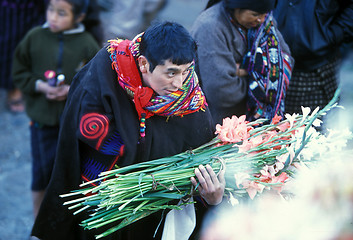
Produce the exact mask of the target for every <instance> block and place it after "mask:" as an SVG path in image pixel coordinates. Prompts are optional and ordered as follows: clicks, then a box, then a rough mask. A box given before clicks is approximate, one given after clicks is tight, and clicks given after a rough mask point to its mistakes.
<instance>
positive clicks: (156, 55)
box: [140, 22, 197, 72]
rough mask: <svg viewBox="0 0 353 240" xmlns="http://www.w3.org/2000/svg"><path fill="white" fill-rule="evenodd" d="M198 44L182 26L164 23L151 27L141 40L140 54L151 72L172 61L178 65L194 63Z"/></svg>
mask: <svg viewBox="0 0 353 240" xmlns="http://www.w3.org/2000/svg"><path fill="white" fill-rule="evenodd" d="M196 49H197V46H196V42H195V40H194V39H193V38H192V37H191V35H190V34H189V32H188V31H187V30H186V29H185V28H184V27H183V26H182V25H180V24H178V23H174V22H163V23H158V24H155V25H152V26H151V27H149V28H148V29H147V30H146V31H145V33H144V34H143V36H142V38H141V44H140V54H141V55H144V56H145V57H146V58H147V60H148V62H149V64H150V68H149V70H150V72H153V70H154V68H155V67H156V66H157V65H164V62H165V61H166V60H170V61H171V62H172V63H174V64H176V65H182V64H186V63H190V62H192V61H193V60H194V59H195V57H196Z"/></svg>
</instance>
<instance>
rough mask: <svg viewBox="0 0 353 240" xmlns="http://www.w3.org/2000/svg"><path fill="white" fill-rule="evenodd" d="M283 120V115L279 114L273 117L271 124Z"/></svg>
mask: <svg viewBox="0 0 353 240" xmlns="http://www.w3.org/2000/svg"><path fill="white" fill-rule="evenodd" d="M281 120H282V117H281V116H278V115H277V114H276V115H275V116H274V117H273V118H272V121H271V124H277V123H279V122H280V121H281Z"/></svg>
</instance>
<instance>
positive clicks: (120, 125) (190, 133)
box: [33, 22, 225, 240]
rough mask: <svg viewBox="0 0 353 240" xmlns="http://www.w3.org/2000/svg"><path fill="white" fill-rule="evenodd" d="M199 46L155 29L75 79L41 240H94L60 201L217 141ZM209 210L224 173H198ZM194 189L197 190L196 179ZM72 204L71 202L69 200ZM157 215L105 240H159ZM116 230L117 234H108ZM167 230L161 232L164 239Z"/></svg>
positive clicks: (173, 29) (113, 48)
mask: <svg viewBox="0 0 353 240" xmlns="http://www.w3.org/2000/svg"><path fill="white" fill-rule="evenodd" d="M195 54H196V43H195V41H194V40H193V39H192V38H191V36H190V35H189V33H188V32H187V31H186V29H185V28H183V27H182V26H181V25H179V24H175V23H169V22H166V23H163V24H158V25H155V26H152V27H150V28H149V29H147V30H146V32H145V33H143V34H140V35H138V36H137V37H136V38H135V39H134V40H133V41H129V40H124V41H123V40H120V39H118V40H111V41H110V44H109V46H108V48H107V49H105V48H104V49H102V50H101V51H100V52H99V53H98V54H97V55H96V57H95V58H94V59H93V60H92V61H91V62H90V63H89V64H88V65H87V66H85V67H84V68H83V69H82V70H81V71H80V72H79V73H78V74H77V75H76V77H75V80H74V82H73V84H72V85H71V88H70V93H69V97H68V102H67V105H66V108H65V111H64V114H63V118H62V121H63V122H62V125H61V126H62V127H61V132H60V139H59V145H58V152H57V158H56V163H55V167H54V173H53V177H52V179H51V182H50V185H49V188H48V194H47V195H46V197H45V199H44V202H43V204H42V206H41V209H40V212H39V215H38V218H37V220H36V223H35V225H34V228H33V235H35V236H37V237H39V238H41V239H51V240H55V239H66V240H70V239H72V240H73V239H75V240H77V239H94V235H96V234H97V233H98V232H102V229H99V231H91V230H90V231H84V230H83V228H82V227H80V226H79V223H80V221H81V220H83V219H84V218H85V215H84V214H83V215H80V216H73V214H72V212H71V211H69V210H67V207H66V206H63V205H62V204H63V202H64V200H63V199H60V197H59V195H60V194H63V193H68V192H70V191H71V190H74V189H77V188H78V186H79V184H80V183H82V181H88V180H92V179H95V178H96V177H97V176H98V174H99V173H100V172H102V171H107V170H110V169H112V168H113V167H114V166H115V165H118V166H120V167H122V166H127V165H130V164H134V163H138V162H142V161H148V160H152V159H156V158H160V157H166V156H170V155H174V154H177V153H180V152H182V151H185V150H188V149H191V148H195V147H198V146H200V145H201V144H203V143H206V142H208V141H209V140H211V139H212V138H213V133H214V126H213V123H212V121H211V116H210V113H209V111H208V109H207V104H206V100H205V97H204V94H203V93H202V91H201V89H200V87H199V84H198V80H197V76H196V74H195V73H194V58H195ZM195 174H196V177H197V179H198V182H199V183H200V186H199V187H198V190H199V191H200V193H202V195H201V196H202V197H203V199H204V200H205V201H206V202H207V203H208V204H209V205H216V204H219V203H220V202H221V201H222V196H223V191H224V186H225V180H224V172H221V174H220V175H219V176H218V177H217V176H216V175H215V173H214V172H213V170H212V169H211V168H210V167H209V166H206V167H204V166H200V167H199V168H198V169H196V170H195ZM192 183H193V184H194V185H196V184H197V182H196V180H195V179H192ZM66 200H67V199H66ZM160 220H161V213H157V214H154V215H152V216H150V217H147V218H145V219H142V220H140V221H138V222H137V223H134V224H132V225H131V226H128V227H126V228H124V229H122V230H121V231H119V232H117V233H116V234H112V235H111V236H109V237H107V238H106V239H110V238H112V239H124V240H125V239H153V235H154V232H155V230H156V229H157V226H158V223H159V221H160ZM110 227H111V226H110ZM161 230H162V227H160V228H159V231H158V232H157V237H156V239H158V238H160V235H161Z"/></svg>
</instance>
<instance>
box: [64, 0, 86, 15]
mask: <svg viewBox="0 0 353 240" xmlns="http://www.w3.org/2000/svg"><path fill="white" fill-rule="evenodd" d="M65 1H66V2H68V3H70V4H71V5H72V12H73V14H74V18H75V19H76V18H78V17H79V16H81V14H82V13H86V12H87V9H88V5H89V3H90V0H65Z"/></svg>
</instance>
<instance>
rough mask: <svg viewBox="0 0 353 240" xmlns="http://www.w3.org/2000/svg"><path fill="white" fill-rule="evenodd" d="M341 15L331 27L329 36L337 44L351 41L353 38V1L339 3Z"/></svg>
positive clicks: (345, 0)
mask: <svg viewBox="0 0 353 240" xmlns="http://www.w3.org/2000/svg"><path fill="white" fill-rule="evenodd" d="M339 4H340V8H341V14H340V15H338V17H336V19H335V20H334V21H333V23H332V24H331V26H330V27H329V31H328V35H329V37H330V38H331V41H332V42H334V43H337V44H340V43H342V42H347V41H351V40H352V38H353V18H352V16H353V0H341V1H339Z"/></svg>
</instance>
